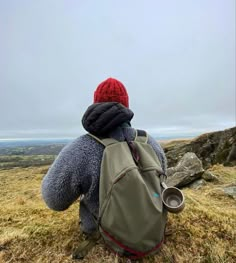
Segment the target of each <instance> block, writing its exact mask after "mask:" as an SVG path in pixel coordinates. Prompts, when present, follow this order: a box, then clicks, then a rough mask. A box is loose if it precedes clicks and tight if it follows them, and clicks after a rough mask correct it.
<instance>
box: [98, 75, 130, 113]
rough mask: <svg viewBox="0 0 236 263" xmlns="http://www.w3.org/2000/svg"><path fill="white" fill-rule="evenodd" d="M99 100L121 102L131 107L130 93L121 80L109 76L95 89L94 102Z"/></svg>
mask: <svg viewBox="0 0 236 263" xmlns="http://www.w3.org/2000/svg"><path fill="white" fill-rule="evenodd" d="M97 102H119V103H121V104H123V105H124V106H125V107H127V108H129V95H128V93H127V91H126V88H125V86H124V85H123V84H122V83H121V82H120V81H119V80H116V79H113V78H109V79H107V80H105V81H103V82H102V83H100V84H99V85H98V87H97V89H96V90H95V92H94V103H97Z"/></svg>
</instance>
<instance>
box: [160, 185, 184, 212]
mask: <svg viewBox="0 0 236 263" xmlns="http://www.w3.org/2000/svg"><path fill="white" fill-rule="evenodd" d="M161 184H162V187H163V188H164V190H163V191H162V194H161V198H162V202H163V204H164V205H165V207H166V209H167V211H169V212H171V213H180V212H181V211H183V209H184V206H185V203H184V194H183V192H182V191H181V190H179V189H178V188H176V187H168V186H167V185H166V184H165V183H164V182H162V183H161Z"/></svg>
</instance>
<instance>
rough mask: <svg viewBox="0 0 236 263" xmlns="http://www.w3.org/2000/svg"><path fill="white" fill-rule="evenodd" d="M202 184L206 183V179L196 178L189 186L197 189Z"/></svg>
mask: <svg viewBox="0 0 236 263" xmlns="http://www.w3.org/2000/svg"><path fill="white" fill-rule="evenodd" d="M204 185H206V181H205V180H204V179H198V180H196V181H195V182H193V183H192V184H191V185H190V186H189V187H190V188H192V189H196V190H198V189H200V188H202V186H204Z"/></svg>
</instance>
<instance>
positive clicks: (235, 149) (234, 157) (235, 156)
mask: <svg viewBox="0 0 236 263" xmlns="http://www.w3.org/2000/svg"><path fill="white" fill-rule="evenodd" d="M231 163H232V164H233V165H236V144H233V146H232V148H231V150H230V152H229V155H228V157H227V160H226V164H231Z"/></svg>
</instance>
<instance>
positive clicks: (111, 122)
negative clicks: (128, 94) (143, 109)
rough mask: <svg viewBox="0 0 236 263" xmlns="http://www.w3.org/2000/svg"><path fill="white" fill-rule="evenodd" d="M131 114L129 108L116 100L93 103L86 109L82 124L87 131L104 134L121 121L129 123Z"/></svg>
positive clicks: (97, 134) (99, 134)
mask: <svg viewBox="0 0 236 263" xmlns="http://www.w3.org/2000/svg"><path fill="white" fill-rule="evenodd" d="M133 116H134V113H133V112H132V111H131V110H130V109H128V108H126V107H125V106H123V105H122V104H120V103H118V102H103V103H94V104H92V105H91V106H89V107H88V109H87V110H86V112H85V114H84V116H83V118H82V124H83V127H84V129H85V130H86V131H87V132H89V133H92V134H94V135H96V136H105V135H108V134H109V133H110V132H111V131H112V130H114V129H116V128H117V127H118V126H120V125H122V124H123V123H125V122H126V123H129V122H130V121H131V119H132V118H133Z"/></svg>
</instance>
